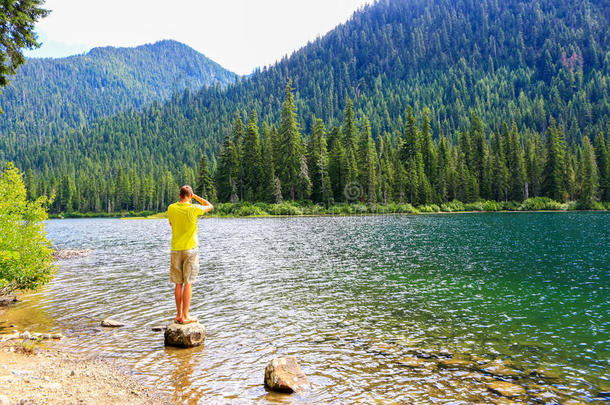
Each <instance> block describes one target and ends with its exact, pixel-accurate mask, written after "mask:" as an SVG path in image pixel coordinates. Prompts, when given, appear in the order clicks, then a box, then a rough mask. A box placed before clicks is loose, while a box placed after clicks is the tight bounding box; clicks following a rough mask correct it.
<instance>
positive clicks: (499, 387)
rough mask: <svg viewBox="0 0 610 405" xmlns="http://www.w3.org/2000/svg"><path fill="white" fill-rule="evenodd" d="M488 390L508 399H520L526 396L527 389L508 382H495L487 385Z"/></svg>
mask: <svg viewBox="0 0 610 405" xmlns="http://www.w3.org/2000/svg"><path fill="white" fill-rule="evenodd" d="M487 388H488V389H489V390H490V391H492V392H495V393H496V394H500V395H503V396H505V397H508V398H513V397H518V396H520V395H524V394H525V388H523V387H522V386H520V385H517V384H513V383H509V382H506V381H495V382H492V383H489V384H487Z"/></svg>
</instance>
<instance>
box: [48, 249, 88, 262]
mask: <svg viewBox="0 0 610 405" xmlns="http://www.w3.org/2000/svg"><path fill="white" fill-rule="evenodd" d="M91 252H92V250H91V249H59V250H56V251H55V252H53V257H54V258H55V259H58V260H65V259H72V258H74V257H85V256H89V255H90V254H91Z"/></svg>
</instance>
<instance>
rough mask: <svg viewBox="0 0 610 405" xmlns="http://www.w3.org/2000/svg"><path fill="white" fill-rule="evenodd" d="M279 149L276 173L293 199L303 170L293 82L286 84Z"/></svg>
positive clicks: (289, 196)
mask: <svg viewBox="0 0 610 405" xmlns="http://www.w3.org/2000/svg"><path fill="white" fill-rule="evenodd" d="M278 135H279V140H278V141H279V145H280V146H279V150H278V156H277V158H278V162H277V165H276V174H277V176H278V178H279V179H280V182H281V186H282V194H283V196H284V197H286V196H287V197H288V198H290V199H291V200H294V199H295V198H296V193H297V189H298V188H299V186H300V184H299V174H300V172H301V157H302V155H303V152H302V148H301V134H300V133H299V128H298V125H297V119H296V105H295V103H294V94H293V88H292V82H291V81H290V80H289V81H288V84H286V90H285V98H284V104H283V106H282V114H281V118H280V129H279V134H278Z"/></svg>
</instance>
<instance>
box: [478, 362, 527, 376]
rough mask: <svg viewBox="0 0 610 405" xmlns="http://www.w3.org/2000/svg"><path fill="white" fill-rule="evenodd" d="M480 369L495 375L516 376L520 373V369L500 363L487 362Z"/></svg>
mask: <svg viewBox="0 0 610 405" xmlns="http://www.w3.org/2000/svg"><path fill="white" fill-rule="evenodd" d="M482 371H484V372H486V373H488V374H491V375H495V376H497V377H512V378H517V377H519V376H520V375H521V372H520V371H518V370H515V369H513V368H510V367H506V366H505V365H504V364H502V363H491V364H488V365H487V366H486V367H485V368H483V369H482Z"/></svg>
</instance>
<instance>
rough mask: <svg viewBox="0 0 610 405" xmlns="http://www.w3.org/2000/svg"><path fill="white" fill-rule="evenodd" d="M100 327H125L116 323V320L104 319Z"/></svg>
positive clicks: (118, 322)
mask: <svg viewBox="0 0 610 405" xmlns="http://www.w3.org/2000/svg"><path fill="white" fill-rule="evenodd" d="M102 326H104V327H106V328H119V327H121V326H125V324H124V323H123V322H120V321H117V320H116V319H111V318H106V319H104V320H103V321H102Z"/></svg>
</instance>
